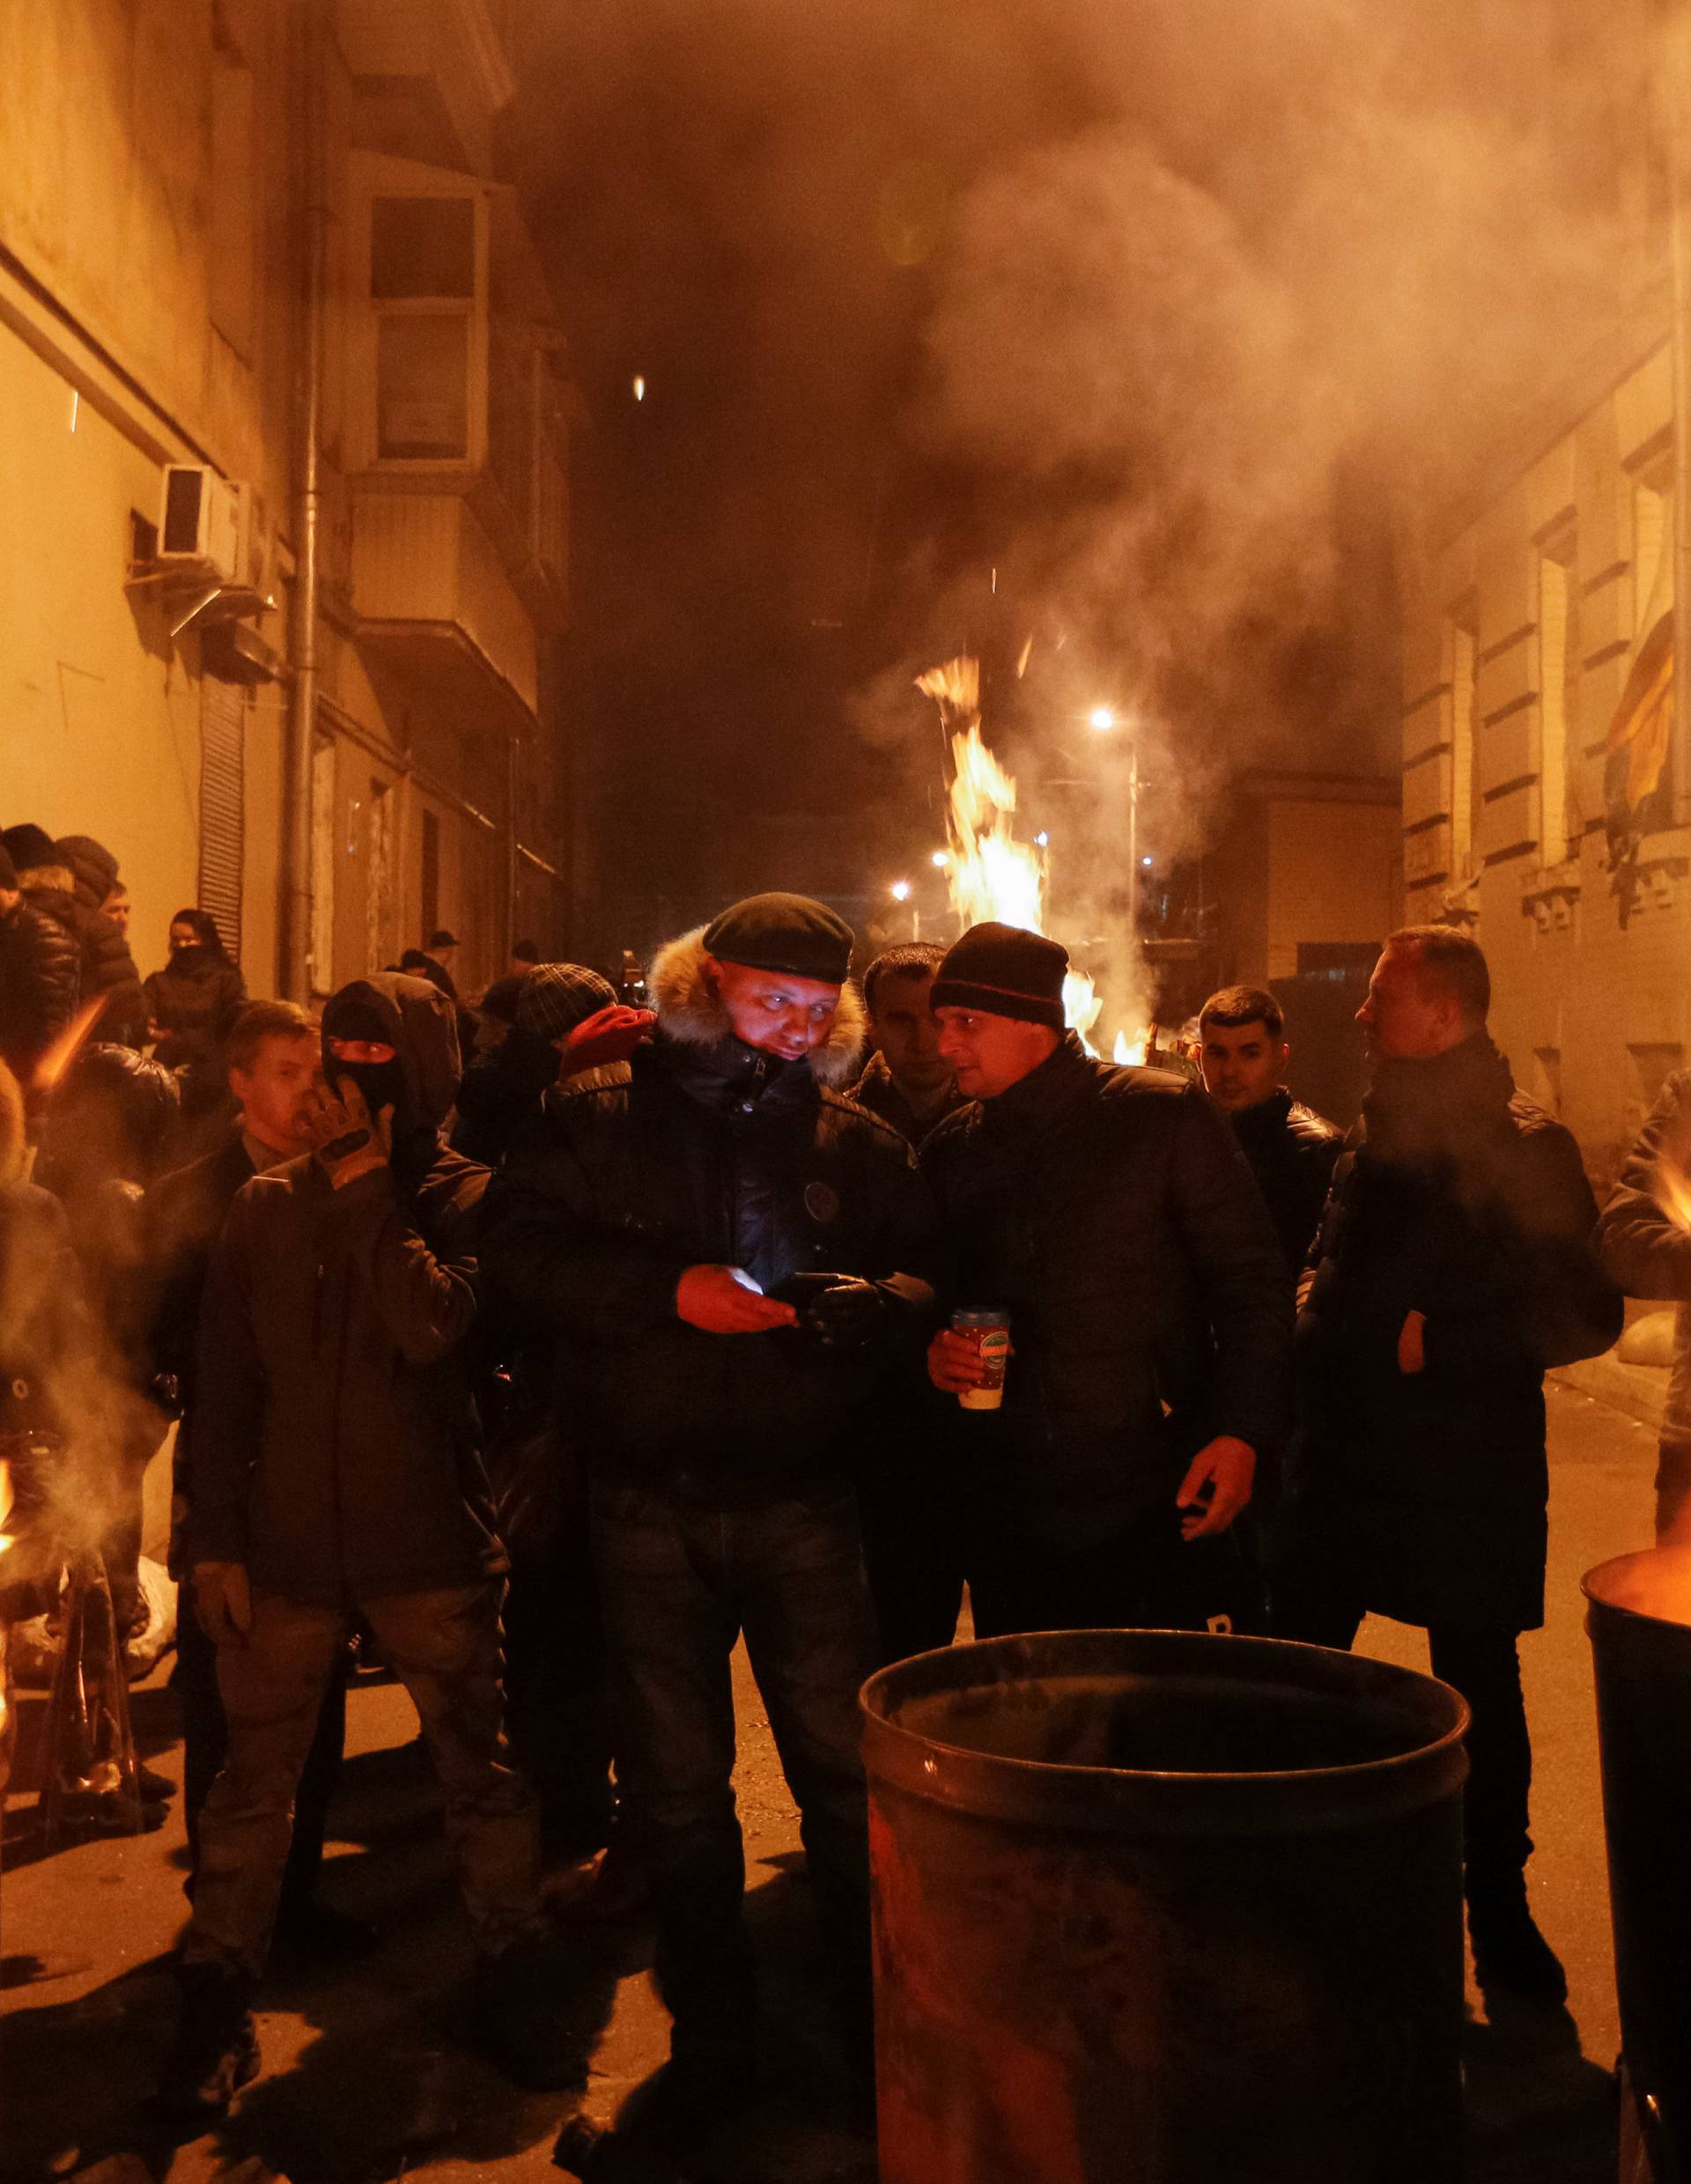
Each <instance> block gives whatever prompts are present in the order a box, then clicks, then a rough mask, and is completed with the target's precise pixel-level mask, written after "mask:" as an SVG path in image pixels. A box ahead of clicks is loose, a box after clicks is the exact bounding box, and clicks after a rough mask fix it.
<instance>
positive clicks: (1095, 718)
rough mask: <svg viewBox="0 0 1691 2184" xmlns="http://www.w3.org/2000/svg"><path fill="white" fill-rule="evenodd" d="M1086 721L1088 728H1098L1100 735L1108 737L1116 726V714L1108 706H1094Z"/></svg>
mask: <svg viewBox="0 0 1691 2184" xmlns="http://www.w3.org/2000/svg"><path fill="white" fill-rule="evenodd" d="M1086 720H1087V726H1088V727H1093V728H1096V729H1097V731H1098V733H1099V734H1100V735H1107V734H1109V732H1110V730H1111V728H1113V727H1115V725H1116V716H1115V712H1114V711H1113V709H1112V708H1111V707H1110V706H1108V705H1094V706H1093V708H1092V710H1091V712H1089V713H1088V715H1087V716H1086Z"/></svg>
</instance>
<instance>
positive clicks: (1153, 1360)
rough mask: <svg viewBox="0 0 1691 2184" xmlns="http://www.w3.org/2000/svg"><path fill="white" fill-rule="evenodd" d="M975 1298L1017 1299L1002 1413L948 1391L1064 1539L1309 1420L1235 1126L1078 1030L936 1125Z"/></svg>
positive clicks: (931, 1173) (996, 1491)
mask: <svg viewBox="0 0 1691 2184" xmlns="http://www.w3.org/2000/svg"><path fill="white" fill-rule="evenodd" d="M921 1165H922V1172H923V1174H924V1175H925V1176H926V1177H927V1179H928V1181H929V1183H930V1184H931V1185H932V1186H933V1190H934V1197H935V1199H936V1200H937V1201H938V1205H939V1209H940V1218H941V1225H942V1231H943V1234H944V1237H945V1241H946V1243H947V1245H948V1247H949V1251H950V1253H951V1255H952V1257H953V1259H954V1261H955V1273H956V1288H955V1299H954V1301H955V1302H956V1303H959V1304H964V1305H978V1306H996V1307H1000V1308H1002V1309H1005V1310H1008V1312H1009V1314H1010V1340H1011V1343H1012V1346H1013V1354H1012V1356H1011V1359H1010V1364H1009V1370H1008V1376H1007V1378H1006V1383H1005V1391H1004V1405H1003V1408H1002V1409H1001V1410H1000V1411H996V1412H992V1411H970V1412H964V1411H962V1410H961V1409H960V1407H959V1406H957V1405H956V1404H955V1403H950V1404H948V1405H947V1406H945V1412H944V1415H945V1418H946V1420H947V1426H946V1432H947V1435H948V1441H949V1450H950V1454H951V1459H952V1461H953V1462H954V1463H955V1464H956V1465H957V1466H958V1478H959V1480H960V1482H961V1483H962V1484H963V1485H964V1487H966V1489H967V1490H968V1492H969V1493H970V1494H971V1495H975V1496H978V1497H979V1498H980V1499H981V1501H983V1502H990V1503H991V1504H992V1505H993V1509H994V1511H995V1516H996V1518H997V1521H999V1522H1001V1523H1004V1524H1008V1525H1013V1526H1015V1527H1026V1528H1027V1530H1028V1531H1030V1532H1031V1533H1032V1534H1034V1535H1036V1536H1037V1538H1040V1539H1042V1540H1044V1541H1045V1543H1046V1544H1048V1545H1050V1546H1055V1547H1057V1548H1059V1549H1065V1550H1067V1549H1079V1548H1083V1547H1087V1546H1095V1545H1098V1544H1101V1543H1102V1542H1103V1541H1104V1540H1105V1539H1107V1538H1110V1537H1111V1534H1112V1533H1114V1532H1116V1531H1119V1530H1121V1529H1122V1528H1123V1527H1125V1526H1126V1525H1127V1524H1131V1523H1133V1521H1134V1520H1135V1519H1137V1518H1139V1517H1141V1516H1147V1515H1148V1514H1149V1513H1150V1512H1151V1511H1152V1510H1153V1509H1156V1508H1159V1507H1162V1506H1163V1505H1164V1504H1169V1505H1171V1503H1172V1500H1173V1495H1174V1494H1175V1491H1176V1490H1177V1488H1178V1486H1179V1483H1180V1477H1181V1474H1182V1472H1183V1471H1184V1469H1185V1465H1186V1464H1187V1463H1188V1462H1189V1461H1190V1459H1191V1457H1192V1456H1193V1453H1194V1452H1195V1451H1196V1450H1198V1449H1199V1448H1200V1447H1202V1446H1203V1444H1204V1443H1205V1442H1207V1441H1209V1440H1210V1439H1212V1438H1213V1437H1214V1436H1215V1435H1218V1434H1235V1435H1237V1436H1238V1437H1239V1438H1240V1439H1241V1440H1243V1441H1245V1442H1249V1443H1250V1445H1251V1446H1252V1448H1253V1449H1254V1450H1257V1452H1258V1454H1259V1456H1266V1455H1268V1454H1271V1453H1273V1452H1274V1451H1275V1450H1277V1449H1278V1448H1279V1446H1280V1444H1281V1442H1282V1440H1283V1438H1284V1436H1285V1434H1286V1431H1287V1428H1288V1426H1289V1406H1290V1380H1291V1347H1292V1282H1291V1277H1290V1275H1289V1273H1288V1271H1287V1268H1286V1265H1285V1261H1284V1259H1283V1258H1281V1253H1280V1251H1278V1249H1277V1248H1276V1246H1275V1243H1274V1234H1273V1231H1272V1230H1271V1228H1270V1227H1269V1225H1268V1221H1267V1217H1266V1214H1265V1213H1264V1210H1263V1205H1262V1199H1261V1197H1260V1195H1259V1192H1258V1191H1257V1188H1256V1185H1255V1184H1253V1183H1252V1180H1251V1174H1250V1170H1249V1169H1248V1168H1247V1167H1246V1165H1245V1162H1244V1156H1243V1155H1242V1154H1241V1153H1240V1151H1239V1148H1238V1145H1237V1140H1235V1138H1234V1136H1233V1133H1232V1132H1231V1131H1230V1130H1229V1128H1228V1126H1227V1124H1226V1121H1225V1120H1224V1118H1222V1114H1221V1112H1220V1110H1218V1109H1217V1108H1216V1107H1215V1105H1214V1104H1213V1103H1211V1101H1210V1099H1209V1097H1208V1096H1207V1094H1206V1093H1204V1092H1202V1091H1200V1089H1199V1088H1197V1087H1196V1086H1194V1085H1192V1084H1189V1083H1187V1082H1186V1081H1185V1080H1184V1079H1182V1078H1178V1077H1175V1076H1172V1075H1169V1074H1165V1073H1164V1072H1163V1071H1161V1070H1154V1069H1132V1068H1119V1067H1115V1066H1111V1064H1110V1063H1108V1062H1102V1061H1096V1060H1093V1059H1090V1058H1089V1056H1088V1055H1087V1054H1086V1052H1085V1051H1084V1050H1083V1049H1082V1046H1081V1044H1080V1042H1079V1041H1078V1040H1077V1039H1076V1038H1075V1037H1074V1036H1073V1034H1071V1035H1070V1036H1069V1037H1067V1039H1066V1040H1065V1041H1064V1043H1063V1044H1062V1045H1061V1046H1060V1047H1059V1048H1058V1049H1057V1050H1056V1051H1055V1052H1054V1053H1053V1054H1052V1056H1051V1057H1050V1059H1048V1060H1046V1061H1045V1062H1042V1063H1041V1064H1040V1066H1039V1067H1038V1068H1037V1069H1036V1070H1034V1071H1033V1072H1032V1073H1031V1074H1030V1075H1028V1076H1026V1077H1024V1078H1023V1079H1022V1081H1020V1083H1018V1084H1015V1085H1012V1086H1011V1087H1010V1088H1009V1090H1008V1091H1007V1092H1003V1093H1001V1094H1000V1095H999V1096H998V1097H997V1098H995V1099H992V1100H987V1101H985V1102H971V1103H970V1104H969V1105H968V1106H966V1107H964V1108H961V1109H959V1110H957V1112H956V1114H954V1115H950V1116H949V1117H948V1118H946V1120H945V1121H944V1122H942V1123H941V1124H940V1125H938V1127H937V1128H936V1129H934V1131H932V1132H931V1133H929V1134H928V1136H927V1139H926V1140H924V1142H923V1145H922V1152H921Z"/></svg>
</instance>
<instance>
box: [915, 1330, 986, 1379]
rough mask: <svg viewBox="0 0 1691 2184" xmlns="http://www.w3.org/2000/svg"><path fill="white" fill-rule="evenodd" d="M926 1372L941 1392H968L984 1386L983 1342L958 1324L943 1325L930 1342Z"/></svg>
mask: <svg viewBox="0 0 1691 2184" xmlns="http://www.w3.org/2000/svg"><path fill="white" fill-rule="evenodd" d="M927 1376H928V1378H929V1379H930V1380H931V1381H932V1382H933V1383H934V1386H935V1387H936V1388H937V1389H938V1390H939V1391H940V1392H941V1395H966V1394H967V1393H968V1391H969V1390H970V1389H971V1388H980V1387H984V1386H985V1385H986V1366H985V1365H984V1364H983V1363H982V1361H981V1355H980V1345H979V1343H978V1342H976V1341H973V1340H971V1338H970V1337H969V1336H968V1335H960V1334H959V1333H958V1332H957V1331H956V1328H955V1327H941V1330H940V1332H938V1334H936V1335H935V1336H934V1339H933V1341H932V1342H930V1343H929V1344H928V1346H927Z"/></svg>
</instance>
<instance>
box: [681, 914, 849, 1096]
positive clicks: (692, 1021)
mask: <svg viewBox="0 0 1691 2184" xmlns="http://www.w3.org/2000/svg"><path fill="white" fill-rule="evenodd" d="M707 960H708V958H707V956H706V955H705V928H704V926H694V928H693V930H692V931H691V932H690V933H683V934H682V936H681V938H680V939H679V940H678V941H669V942H668V944H667V946H665V947H663V948H660V949H659V950H658V953H657V956H656V957H655V959H654V962H653V965H652V975H651V979H650V986H651V992H652V999H653V1002H654V1006H655V1007H656V1009H657V1012H658V1023H659V1026H660V1027H661V1029H662V1030H664V1031H666V1032H667V1033H668V1036H669V1037H671V1038H672V1039H678V1040H680V1041H681V1042H682V1043H683V1045H687V1046H714V1045H715V1044H716V1043H717V1042H718V1040H719V1039H726V1038H727V1037H729V1036H730V1029H729V1025H728V1012H727V1009H725V1008H724V1007H723V1006H722V1004H721V1001H720V1000H719V999H718V998H717V995H716V993H715V992H714V991H713V988H712V986H711V984H710V982H709V980H708V979H707V978H705V963H706V962H707ZM867 1025H868V1014H867V1012H866V1010H865V1009H864V1007H863V1001H862V997H861V996H860V994H859V992H858V990H857V988H856V987H855V986H854V985H852V984H851V983H850V982H849V981H848V982H847V983H846V985H843V986H842V987H841V988H840V993H839V1014H838V1015H837V1016H836V1017H835V1018H834V1028H833V1029H832V1030H831V1032H830V1033H829V1034H828V1037H826V1039H824V1040H823V1044H821V1045H820V1046H819V1047H817V1048H816V1051H815V1052H814V1053H812V1054H810V1055H809V1056H807V1058H806V1059H808V1060H809V1065H810V1074H811V1075H812V1076H813V1077H815V1079H816V1082H817V1083H818V1084H825V1085H828V1086H829V1087H831V1088H832V1089H833V1090H835V1091H843V1090H845V1089H846V1088H847V1087H848V1086H849V1085H850V1083H851V1082H852V1080H853V1076H854V1075H855V1074H856V1071H857V1061H858V1056H859V1055H860V1052H861V1051H862V1048H863V1034H864V1031H865V1029H866V1028H867Z"/></svg>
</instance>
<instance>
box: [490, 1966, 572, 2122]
mask: <svg viewBox="0 0 1691 2184" xmlns="http://www.w3.org/2000/svg"><path fill="white" fill-rule="evenodd" d="M476 1986H477V1996H476V1999H477V2006H478V2014H479V2018H480V2024H481V2030H482V2033H483V2035H484V2039H485V2040H486V2042H487V2045H488V2046H489V2047H491V2050H492V2052H493V2055H494V2056H495V2058H496V2060H497V2061H498V2063H499V2065H500V2067H501V2069H503V2070H505V2071H506V2075H507V2076H508V2077H511V2078H513V2079H514V2081H515V2082H516V2084H519V2085H521V2086H522V2087H523V2088H524V2089H525V2091H527V2092H531V2093H556V2092H569V2091H571V2090H572V2089H577V2088H580V2086H581V2085H582V2084H585V2082H586V2079H587V2043H586V2042H585V2041H584V2040H583V2037H582V2026H581V2025H580V2022H579V2021H578V2019H577V2018H576V2016H575V2015H574V2013H573V2012H572V2011H571V2009H570V2008H569V2006H568V1999H567V1996H566V1995H565V1981H564V1980H563V1978H562V1976H561V1966H559V1964H558V1944H557V1943H556V1942H555V1941H554V1940H553V1938H552V1937H551V1936H550V1934H546V1933H534V1934H525V1935H524V1936H523V1937H521V1940H518V1941H514V1942H513V1943H512V1944H510V1945H509V1947H508V1948H506V1949H502V1950H501V1951H500V1952H499V1953H498V1956H497V1957H490V1958H489V1959H487V1961H486V1962H485V1963H484V1965H483V1966H482V1968H481V1973H480V1975H479V1977H478V1979H477V1982H476Z"/></svg>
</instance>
